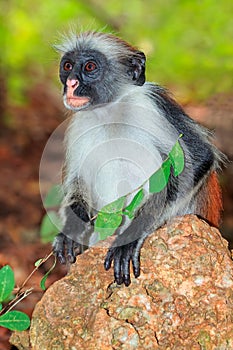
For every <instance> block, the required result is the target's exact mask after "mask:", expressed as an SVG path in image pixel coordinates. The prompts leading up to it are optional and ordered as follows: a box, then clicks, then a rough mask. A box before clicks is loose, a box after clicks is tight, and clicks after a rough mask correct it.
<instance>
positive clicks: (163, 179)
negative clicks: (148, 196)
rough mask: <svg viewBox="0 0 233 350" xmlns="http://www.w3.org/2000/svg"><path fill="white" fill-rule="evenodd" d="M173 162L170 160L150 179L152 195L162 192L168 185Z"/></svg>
mask: <svg viewBox="0 0 233 350" xmlns="http://www.w3.org/2000/svg"><path fill="white" fill-rule="evenodd" d="M170 168H171V161H170V159H169V158H168V159H167V160H165V161H164V162H163V164H162V165H161V167H160V168H159V169H158V170H157V171H156V172H155V173H154V174H153V175H152V176H151V177H150V178H149V191H150V193H158V192H161V191H162V190H163V189H164V188H165V187H166V185H167V183H168V180H169V176H170Z"/></svg>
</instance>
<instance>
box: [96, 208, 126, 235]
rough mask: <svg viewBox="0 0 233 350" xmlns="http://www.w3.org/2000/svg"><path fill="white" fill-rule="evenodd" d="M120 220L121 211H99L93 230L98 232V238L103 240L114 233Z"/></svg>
mask: <svg viewBox="0 0 233 350" xmlns="http://www.w3.org/2000/svg"><path fill="white" fill-rule="evenodd" d="M121 221H122V214H121V213H111V214H109V213H103V212H102V211H100V212H99V214H98V216H97V219H96V221H95V232H98V233H99V239H100V240H103V239H106V238H107V237H109V236H111V235H113V234H114V232H115V231H116V229H117V228H118V227H119V226H120V224H121Z"/></svg>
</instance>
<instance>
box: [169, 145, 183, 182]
mask: <svg viewBox="0 0 233 350" xmlns="http://www.w3.org/2000/svg"><path fill="white" fill-rule="evenodd" d="M168 156H169V158H170V160H171V163H172V166H173V168H174V175H175V176H178V175H180V174H181V173H182V171H183V170H184V151H183V149H182V148H181V146H180V143H179V140H177V141H176V143H175V145H174V146H173V147H172V150H171V151H170V153H169V155H168Z"/></svg>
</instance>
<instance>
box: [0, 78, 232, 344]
mask: <svg viewBox="0 0 233 350" xmlns="http://www.w3.org/2000/svg"><path fill="white" fill-rule="evenodd" d="M44 91H45V90H44V87H43V85H38V86H36V87H35V89H34V90H33V91H31V92H30V93H28V96H27V97H28V104H27V105H25V106H22V107H17V108H16V107H11V106H6V105H4V108H3V106H0V107H2V108H1V109H2V111H1V112H2V113H3V109H4V112H6V111H7V115H8V116H10V117H9V120H10V122H9V120H8V122H7V123H5V122H3V120H1V121H0V126H1V129H0V166H1V177H0V188H1V191H0V218H1V220H0V267H1V266H3V265H5V264H9V265H11V266H12V268H13V270H14V272H15V277H16V282H17V284H18V285H20V284H21V283H22V282H23V281H24V279H25V278H26V277H27V276H28V275H29V274H30V272H31V271H32V270H33V268H34V262H35V261H36V260H38V259H39V258H41V257H44V256H45V255H46V254H47V253H49V252H50V251H51V245H50V244H42V243H41V240H40V236H39V228H40V224H41V220H42V218H43V215H44V214H45V209H44V208H43V204H42V201H41V196H40V190H39V165H40V160H41V156H42V152H43V149H44V147H45V144H46V142H47V139H48V138H49V136H50V135H51V133H52V132H53V131H54V129H55V128H56V127H57V126H58V125H59V124H60V123H61V122H62V121H63V120H64V115H65V112H64V108H63V106H62V103H61V99H60V97H59V95H58V94H56V93H54V92H53V90H51V91H50V92H49V93H48V92H47V93H45V92H44ZM0 99H1V98H0ZM230 101H233V99H232V96H229V95H219V96H217V97H216V96H215V97H213V98H212V99H210V100H209V101H207V103H206V104H202V105H192V104H189V105H187V106H184V108H185V109H186V110H187V111H188V113H189V114H190V115H191V116H192V117H193V118H194V119H197V120H198V121H200V122H201V123H203V124H205V125H207V126H209V127H210V128H214V129H216V134H217V137H218V145H219V146H220V147H221V149H222V150H223V151H224V152H225V153H226V154H227V155H228V157H229V158H230V159H233V143H232V136H233V134H232V133H233V102H230ZM3 102H4V101H2V104H3ZM232 175H233V167H232V164H228V167H227V169H224V171H223V174H222V175H221V183H222V187H223V198H224V208H225V211H224V215H223V224H222V229H221V231H222V233H223V234H224V235H225V236H226V237H227V238H228V240H229V241H231V240H232V239H233V238H231V237H233V212H232V208H233V205H232V203H233V183H232ZM50 265H51V262H50V261H48V262H47V263H46V264H45V266H43V268H41V269H40V270H39V271H38V272H37V273H36V274H35V275H34V276H33V277H32V279H31V280H30V282H29V284H28V286H30V287H31V286H32V287H34V292H33V293H32V295H31V296H29V297H28V298H27V299H25V300H24V301H23V302H22V303H20V304H19V305H17V309H18V310H22V311H24V312H26V313H28V314H29V315H31V313H32V310H33V308H34V305H35V303H36V302H37V301H38V300H39V299H40V298H41V295H42V291H41V289H40V287H39V283H40V280H41V278H42V277H43V275H44V273H45V272H46V270H48V269H49V267H50ZM65 273H66V269H65V268H64V267H60V266H59V265H58V266H57V267H56V268H55V270H54V271H53V273H52V274H51V276H50V277H49V280H48V282H47V284H48V285H49V284H51V283H53V282H54V281H55V280H57V279H59V278H61V277H62V276H63V275H64V274H65ZM9 334H10V332H9V331H7V330H6V329H4V328H1V327H0V350H8V349H11V347H10V345H9V343H8V338H9Z"/></svg>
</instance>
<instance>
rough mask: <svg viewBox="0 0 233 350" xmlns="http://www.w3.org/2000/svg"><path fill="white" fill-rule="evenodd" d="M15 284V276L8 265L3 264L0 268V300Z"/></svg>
mask: <svg viewBox="0 0 233 350" xmlns="http://www.w3.org/2000/svg"><path fill="white" fill-rule="evenodd" d="M14 286H15V277H14V272H13V270H12V268H11V267H10V266H9V265H6V266H3V268H1V270H0V302H2V301H4V300H5V299H7V298H8V297H9V296H10V294H11V292H12V291H13V289H14Z"/></svg>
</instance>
